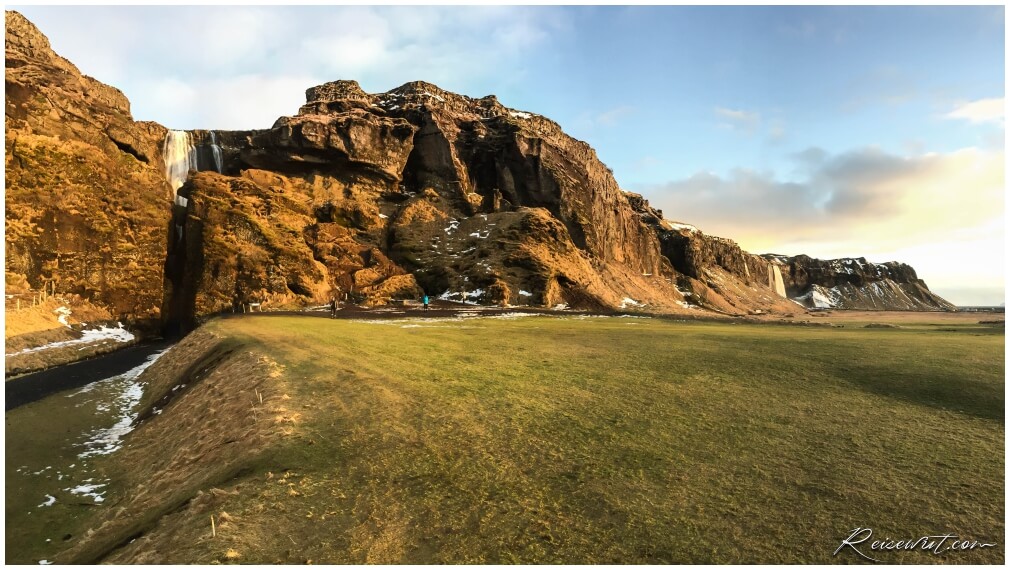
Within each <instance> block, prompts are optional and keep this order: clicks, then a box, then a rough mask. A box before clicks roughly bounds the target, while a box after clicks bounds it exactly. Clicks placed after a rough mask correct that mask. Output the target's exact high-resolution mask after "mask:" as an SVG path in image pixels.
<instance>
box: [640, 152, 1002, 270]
mask: <svg viewBox="0 0 1010 570" xmlns="http://www.w3.org/2000/svg"><path fill="white" fill-rule="evenodd" d="M793 157H794V160H795V163H796V165H797V172H798V173H800V176H799V177H798V179H797V181H784V180H781V179H779V178H778V177H777V176H776V175H775V173H774V172H766V171H755V170H749V169H736V170H733V171H731V172H730V173H729V174H728V175H725V176H718V175H715V174H712V173H708V172H701V173H698V174H695V175H694V176H691V177H689V178H686V179H683V180H677V181H672V182H668V183H666V184H660V185H652V186H640V187H638V188H636V189H635V190H636V191H639V192H641V193H642V194H644V195H645V196H646V197H648V198H649V199H650V201H652V203H653V204H654V205H656V206H657V207H659V208H661V209H662V210H663V211H664V213H665V214H666V216H667V217H669V218H671V219H676V220H680V221H684V222H689V223H692V224H695V225H697V226H698V227H700V228H701V229H702V230H703V231H706V232H707V233H711V234H714V235H722V236H725V237H730V238H732V239H735V240H737V241H739V242H740V244H741V245H742V246H743V247H745V248H747V249H749V250H751V251H755V252H768V251H775V252H777V253H787V254H799V253H807V254H811V255H867V256H870V255H871V254H874V253H876V254H880V255H886V254H887V253H888V252H894V251H898V250H900V249H902V248H909V247H912V246H915V245H920V244H926V243H939V242H945V241H949V240H955V241H956V239H957V236H959V235H966V232H967V233H972V232H976V230H977V228H978V227H981V226H985V224H990V223H996V222H994V220H996V221H997V222H998V225H999V226H1000V227H1002V216H1003V207H1004V202H1003V200H1004V199H1003V183H1004V155H1003V152H1002V150H1000V151H991V150H984V149H978V148H965V149H962V150H958V151H955V152H950V153H944V154H938V153H930V154H925V155H918V156H900V155H895V154H890V153H887V152H884V151H882V150H880V149H877V148H873V147H867V148H861V149H856V150H852V151H849V152H845V153H841V154H835V155H829V154H828V153H826V152H825V151H823V150H821V149H816V148H811V149H807V150H806V151H804V152H802V153H798V154H796V155H794V156H793ZM972 239H974V240H978V239H981V238H979V236H978V235H976V234H974V233H972ZM883 261H886V259H885V260H883Z"/></svg>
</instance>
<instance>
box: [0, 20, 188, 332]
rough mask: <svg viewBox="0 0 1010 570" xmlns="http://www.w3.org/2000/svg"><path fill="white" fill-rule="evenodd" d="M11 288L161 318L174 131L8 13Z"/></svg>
mask: <svg viewBox="0 0 1010 570" xmlns="http://www.w3.org/2000/svg"><path fill="white" fill-rule="evenodd" d="M6 23H7V33H6V70H7V71H6V106H5V123H4V128H5V134H6V148H5V150H6V160H5V167H6V186H5V190H6V193H5V205H6V209H7V214H6V221H7V229H6V243H7V252H6V271H7V274H8V282H11V281H15V282H27V284H28V286H29V287H30V288H32V289H35V290H42V289H43V288H45V289H47V290H50V291H52V290H55V292H56V293H57V294H59V295H63V296H69V297H73V298H78V299H82V300H87V301H91V302H93V303H94V304H96V305H98V306H100V307H103V308H107V309H108V310H109V311H110V312H111V314H112V315H113V316H114V317H118V318H120V319H122V320H129V321H146V322H148V323H152V322H157V320H158V318H159V313H160V305H161V299H162V264H163V263H164V259H165V251H166V249H165V246H166V238H165V233H166V228H167V220H168V208H169V203H170V202H169V198H168V196H170V190H169V188H168V185H167V183H166V182H165V177H164V174H163V173H162V170H161V166H160V165H161V156H160V148H159V146H160V143H161V140H162V139H163V138H164V132H165V131H164V129H163V128H162V127H160V126H158V125H154V124H151V123H136V122H134V121H133V118H132V117H131V116H130V105H129V102H128V101H127V100H126V97H125V96H124V95H123V94H122V93H121V92H119V91H118V90H116V89H114V88H112V87H109V86H107V85H104V84H102V83H100V82H98V81H95V80H94V79H92V78H90V77H86V76H83V75H81V73H80V72H79V71H78V70H77V68H76V67H74V66H73V65H72V64H71V63H70V62H68V61H67V60H65V59H63V58H61V57H59V56H57V55H56V54H54V53H53V52H52V50H51V49H50V47H49V42H48V40H47V39H46V38H45V36H43V35H42V34H41V33H40V32H39V31H38V30H37V29H36V28H35V27H34V26H33V25H32V24H31V23H30V22H28V20H26V19H25V18H24V17H23V16H21V15H20V14H18V13H16V12H7V13H6Z"/></svg>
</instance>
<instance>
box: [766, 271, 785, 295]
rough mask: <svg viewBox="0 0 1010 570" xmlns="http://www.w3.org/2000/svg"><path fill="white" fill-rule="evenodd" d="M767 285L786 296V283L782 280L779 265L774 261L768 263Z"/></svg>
mask: <svg viewBox="0 0 1010 570" xmlns="http://www.w3.org/2000/svg"><path fill="white" fill-rule="evenodd" d="M768 287H770V288H771V289H773V290H774V291H775V292H776V293H778V294H779V295H780V296H782V297H785V296H786V285H785V283H783V281H782V272H781V271H780V270H779V266H778V265H775V264H774V263H769V264H768Z"/></svg>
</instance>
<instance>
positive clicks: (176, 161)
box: [163, 131, 198, 192]
mask: <svg viewBox="0 0 1010 570" xmlns="http://www.w3.org/2000/svg"><path fill="white" fill-rule="evenodd" d="M163 150H164V155H165V176H166V177H167V178H168V182H169V184H171V185H172V191H173V192H178V190H179V188H182V185H183V184H185V183H186V178H187V177H188V176H189V171H190V169H192V170H198V166H197V160H196V158H197V157H196V147H195V146H193V139H192V137H191V136H190V134H189V133H187V132H186V131H168V134H167V135H165V146H164V149H163Z"/></svg>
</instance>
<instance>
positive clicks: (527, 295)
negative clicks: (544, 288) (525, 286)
mask: <svg viewBox="0 0 1010 570" xmlns="http://www.w3.org/2000/svg"><path fill="white" fill-rule="evenodd" d="M519 295H520V296H522V297H532V296H533V293H530V292H529V291H524V290H522V289H520V290H519Z"/></svg>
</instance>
